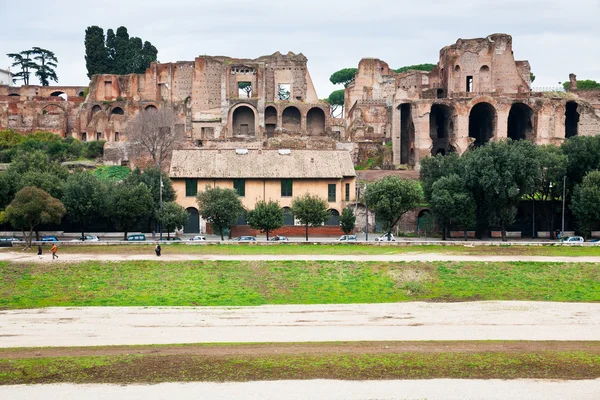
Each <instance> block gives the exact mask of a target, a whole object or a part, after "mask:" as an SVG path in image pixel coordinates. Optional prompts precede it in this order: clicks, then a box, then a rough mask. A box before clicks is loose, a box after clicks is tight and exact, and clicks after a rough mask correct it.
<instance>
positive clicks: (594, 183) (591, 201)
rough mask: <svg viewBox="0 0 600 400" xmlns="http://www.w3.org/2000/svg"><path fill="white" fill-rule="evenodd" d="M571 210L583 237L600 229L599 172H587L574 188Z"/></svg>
mask: <svg viewBox="0 0 600 400" xmlns="http://www.w3.org/2000/svg"><path fill="white" fill-rule="evenodd" d="M571 209H572V210H573V214H574V215H575V218H576V220H577V225H578V227H579V229H580V231H581V232H582V233H583V234H584V235H585V236H588V235H589V234H590V232H591V231H592V230H596V229H599V228H600V171H591V172H589V173H588V174H587V175H586V176H585V177H584V178H583V181H582V182H581V184H579V185H577V186H575V190H574V191H573V200H572V205H571Z"/></svg>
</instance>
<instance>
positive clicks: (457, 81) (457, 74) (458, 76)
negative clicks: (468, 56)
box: [453, 65, 462, 92]
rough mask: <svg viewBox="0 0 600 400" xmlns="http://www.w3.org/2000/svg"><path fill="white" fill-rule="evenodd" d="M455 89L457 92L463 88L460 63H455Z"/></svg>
mask: <svg viewBox="0 0 600 400" xmlns="http://www.w3.org/2000/svg"><path fill="white" fill-rule="evenodd" d="M453 79H454V91H455V92H460V91H461V89H462V79H461V73H460V65H455V66H454V76H453Z"/></svg>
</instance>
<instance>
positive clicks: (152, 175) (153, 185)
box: [125, 167, 175, 218]
mask: <svg viewBox="0 0 600 400" xmlns="http://www.w3.org/2000/svg"><path fill="white" fill-rule="evenodd" d="M160 178H161V172H160V170H159V169H158V168H156V167H151V168H146V169H145V170H144V171H143V172H142V170H140V169H139V168H136V169H134V170H133V171H132V172H131V174H129V175H128V176H127V177H126V178H125V184H126V185H131V186H135V185H139V184H140V183H143V184H144V185H146V186H147V187H148V189H149V190H150V193H151V194H152V202H153V205H154V207H153V210H154V212H153V214H152V216H153V217H155V218H156V217H157V213H158V210H159V209H160ZM162 182H163V189H162V201H163V203H166V202H170V201H174V200H175V189H174V188H173V182H171V179H169V177H168V175H167V174H166V173H164V172H162Z"/></svg>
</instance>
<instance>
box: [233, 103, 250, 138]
mask: <svg viewBox="0 0 600 400" xmlns="http://www.w3.org/2000/svg"><path fill="white" fill-rule="evenodd" d="M232 130H233V136H254V134H255V133H254V111H252V109H251V108H250V107H247V106H240V107H238V108H236V109H235V110H234V111H233V123H232Z"/></svg>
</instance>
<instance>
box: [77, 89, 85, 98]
mask: <svg viewBox="0 0 600 400" xmlns="http://www.w3.org/2000/svg"><path fill="white" fill-rule="evenodd" d="M77 96H79V97H85V92H84V91H83V90H82V91H81V92H79V93H77Z"/></svg>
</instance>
